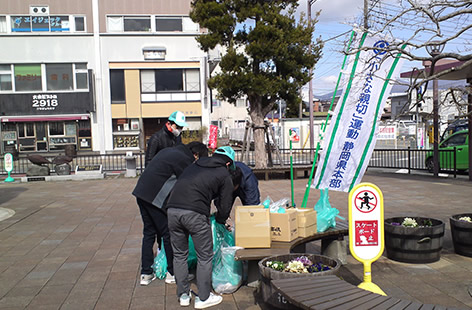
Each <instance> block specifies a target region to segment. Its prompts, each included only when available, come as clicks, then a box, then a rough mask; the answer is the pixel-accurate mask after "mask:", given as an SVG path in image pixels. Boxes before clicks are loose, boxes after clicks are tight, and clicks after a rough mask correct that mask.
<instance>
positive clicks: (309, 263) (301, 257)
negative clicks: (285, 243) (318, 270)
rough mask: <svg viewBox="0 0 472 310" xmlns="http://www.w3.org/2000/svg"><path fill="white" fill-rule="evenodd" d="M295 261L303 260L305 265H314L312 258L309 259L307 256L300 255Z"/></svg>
mask: <svg viewBox="0 0 472 310" xmlns="http://www.w3.org/2000/svg"><path fill="white" fill-rule="evenodd" d="M294 261H299V262H301V263H302V264H303V265H304V266H305V267H306V266H311V265H313V263H312V262H311V260H309V259H308V257H306V256H299V257H297V258H295V259H294Z"/></svg>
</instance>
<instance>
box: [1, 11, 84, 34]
mask: <svg viewBox="0 0 472 310" xmlns="http://www.w3.org/2000/svg"><path fill="white" fill-rule="evenodd" d="M78 18H80V17H78ZM82 19H83V17H82ZM10 20H11V31H12V32H44V31H45V32H50V31H54V32H68V31H71V28H70V24H69V16H68V15H62V16H30V15H24V16H11V18H10ZM83 24H84V20H82V26H83ZM78 25H79V27H80V20H79V24H78ZM77 31H83V29H82V30H77Z"/></svg>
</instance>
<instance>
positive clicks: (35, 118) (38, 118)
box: [0, 114, 90, 123]
mask: <svg viewBox="0 0 472 310" xmlns="http://www.w3.org/2000/svg"><path fill="white" fill-rule="evenodd" d="M0 118H1V120H2V123H7V122H46V121H56V122H57V121H75V120H87V119H89V118H90V115H89V114H68V115H25V116H2V117H0Z"/></svg>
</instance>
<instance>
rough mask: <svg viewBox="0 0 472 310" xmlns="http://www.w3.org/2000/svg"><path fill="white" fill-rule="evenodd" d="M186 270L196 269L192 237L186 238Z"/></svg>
mask: <svg viewBox="0 0 472 310" xmlns="http://www.w3.org/2000/svg"><path fill="white" fill-rule="evenodd" d="M187 263H188V269H195V268H196V267H197V252H195V245H194V244H193V240H192V237H190V236H188V259H187Z"/></svg>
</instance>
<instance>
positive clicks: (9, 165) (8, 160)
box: [4, 153, 15, 182]
mask: <svg viewBox="0 0 472 310" xmlns="http://www.w3.org/2000/svg"><path fill="white" fill-rule="evenodd" d="M4 166H5V171H6V172H8V177H7V178H6V179H5V182H14V181H15V179H14V178H12V177H11V176H10V173H11V171H12V170H13V155H12V154H11V153H6V154H5V158H4Z"/></svg>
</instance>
